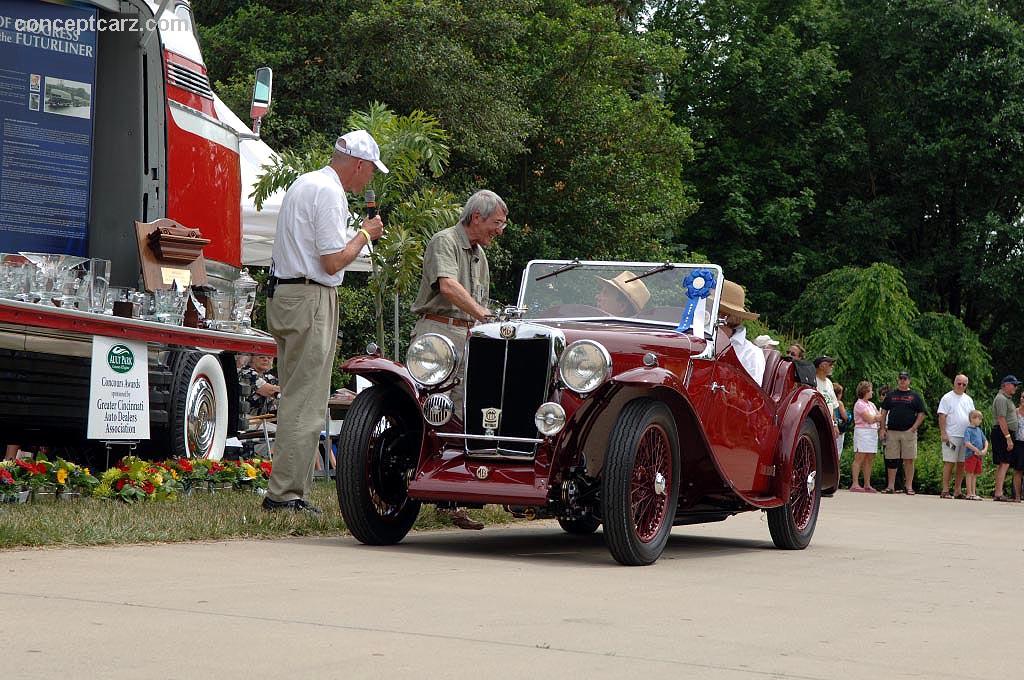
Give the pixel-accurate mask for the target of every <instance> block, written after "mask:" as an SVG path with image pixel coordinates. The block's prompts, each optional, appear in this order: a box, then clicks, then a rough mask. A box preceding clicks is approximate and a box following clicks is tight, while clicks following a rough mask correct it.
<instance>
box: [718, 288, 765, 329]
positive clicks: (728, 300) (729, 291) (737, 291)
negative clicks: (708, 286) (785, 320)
mask: <svg viewBox="0 0 1024 680" xmlns="http://www.w3.org/2000/svg"><path fill="white" fill-rule="evenodd" d="M746 300H747V293H746V291H744V290H743V286H741V285H740V284H738V283H733V282H732V281H730V280H728V279H725V280H723V281H722V297H721V299H720V300H719V302H718V315H719V316H734V317H736V318H737V319H756V318H757V317H759V316H761V315H760V314H755V313H754V312H748V311H747V310H746V306H747V303H746Z"/></svg>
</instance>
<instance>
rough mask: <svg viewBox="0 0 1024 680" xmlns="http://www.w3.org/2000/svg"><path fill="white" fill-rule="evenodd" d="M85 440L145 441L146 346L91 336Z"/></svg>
mask: <svg viewBox="0 0 1024 680" xmlns="http://www.w3.org/2000/svg"><path fill="white" fill-rule="evenodd" d="M86 436H87V437H88V438H89V439H100V440H104V441H105V440H108V439H109V440H114V439H149V355H148V352H147V350H146V343H144V342H136V341H134V340H121V339H118V338H105V337H102V336H99V335H94V336H92V373H91V374H90V378H89V431H88V434H87V435H86Z"/></svg>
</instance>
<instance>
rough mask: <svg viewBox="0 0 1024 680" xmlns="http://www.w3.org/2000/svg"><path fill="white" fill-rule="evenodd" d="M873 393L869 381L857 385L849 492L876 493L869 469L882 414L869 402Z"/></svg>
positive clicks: (876, 444)
mask: <svg viewBox="0 0 1024 680" xmlns="http://www.w3.org/2000/svg"><path fill="white" fill-rule="evenodd" d="M873 393H874V387H873V385H872V384H871V383H870V382H869V381H867V380H861V381H860V382H859V383H857V403H856V404H854V405H853V465H852V466H851V467H850V472H851V473H852V474H851V476H852V477H853V481H852V482H851V483H850V491H854V492H861V491H863V492H867V493H877V492H876V491H875V489H874V487H872V486H871V469H872V467H873V466H874V462H875V454H876V453H878V424H879V423H881V422H882V414H881V412H880V411H879V410H878V407H876V406H875V405H874V404H873V403H872V402H871V396H872V394H873ZM861 474H863V475H864V484H863V485H861V484H859V483H858V477H860V475H861Z"/></svg>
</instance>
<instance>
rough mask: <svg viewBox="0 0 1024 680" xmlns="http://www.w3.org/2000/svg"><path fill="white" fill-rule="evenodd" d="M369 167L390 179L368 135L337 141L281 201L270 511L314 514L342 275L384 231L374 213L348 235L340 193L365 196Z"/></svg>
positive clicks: (270, 308) (274, 288)
mask: <svg viewBox="0 0 1024 680" xmlns="http://www.w3.org/2000/svg"><path fill="white" fill-rule="evenodd" d="M375 169H376V170H379V171H380V172H387V171H388V169H387V166H385V165H384V164H383V163H382V162H381V161H380V148H379V147H378V146H377V142H376V141H374V139H373V137H371V136H370V134H369V133H368V132H367V131H366V130H355V131H353V132H349V133H348V134H346V135H343V136H342V137H339V138H338V140H337V141H336V142H335V145H334V153H333V155H332V156H331V161H330V163H329V164H328V165H327V166H325V167H323V168H321V169H319V170H314V171H312V172H307V173H306V174H304V175H302V176H300V177H299V178H298V179H297V180H295V181H294V182H293V183H292V185H291V186H290V187H288V191H287V192H286V193H285V196H284V200H283V201H282V203H281V211H280V213H279V214H278V217H277V236H276V237H275V239H274V250H273V258H272V259H273V267H272V271H273V274H271V277H270V285H269V288H268V291H267V327H268V328H269V330H270V333H271V335H273V336H274V340H275V341H276V342H277V357H278V363H277V367H278V377H279V378H280V382H281V401H280V404H279V405H278V409H277V440H276V443H275V445H274V448H275V452H274V469H273V472H272V473H271V475H270V482H269V484H268V486H267V495H266V496H264V497H263V509H264V510H267V511H276V510H293V511H297V512H309V513H314V514H320V510H319V508H316V507H315V506H313V505H312V504H311V503H310V502H309V495H310V490H311V487H312V483H313V464H314V461H315V459H316V456H317V444H318V443H319V441H320V430H321V429H322V428H323V424H324V413H325V411H326V410H327V397H328V395H329V394H330V391H331V369H332V368H333V366H334V357H335V354H336V352H337V344H338V291H337V290H336V288H337V286H339V285H341V282H342V279H343V278H344V275H345V267H347V266H348V265H350V264H351V263H352V261H353V260H355V259H356V257H357V256H358V255H359V253H360V251H362V249H363V248H364V247H366V246H367V245H368V244H369V243H370V241H371V240H373V239H375V238H380V236H381V235H382V234H383V232H384V225H383V222H381V218H380V216H379V215H377V216H375V217H373V218H371V219H367V220H364V221H363V222H362V227H361V228H360V229H358V230H357V231H356V230H352V229H350V227H349V222H350V215H349V210H348V198H347V197H346V195H345V193H346V192H348V191H351V192H361V191H363V190H364V189H365V188H366V186H367V185H368V184H369V183H370V180H371V179H372V177H373V173H374V170H375Z"/></svg>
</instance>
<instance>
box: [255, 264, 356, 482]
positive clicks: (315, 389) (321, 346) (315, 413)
mask: <svg viewBox="0 0 1024 680" xmlns="http://www.w3.org/2000/svg"><path fill="white" fill-rule="evenodd" d="M267 327H268V328H269V329H270V333H271V335H273V336H274V340H276V341H277V369H278V380H279V383H280V386H281V401H280V403H279V405H278V407H277V436H276V438H275V443H274V467H273V471H272V473H271V475H270V483H269V484H268V487H267V496H268V497H269V498H270V499H271V500H275V501H290V500H295V499H296V498H303V499H307V500H308V498H309V492H310V487H311V486H312V483H313V464H314V461H315V458H316V455H317V444H318V443H319V441H320V432H321V430H323V427H324V418H325V416H324V414H325V413H326V412H327V398H328V396H329V393H330V390H331V372H332V370H333V369H334V355H335V352H336V351H337V345H338V294H337V291H335V289H334V288H328V287H327V286H317V285H307V284H301V283H289V284H283V285H279V286H278V287H277V291H276V292H275V293H274V297H273V298H271V299H269V300H267Z"/></svg>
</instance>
